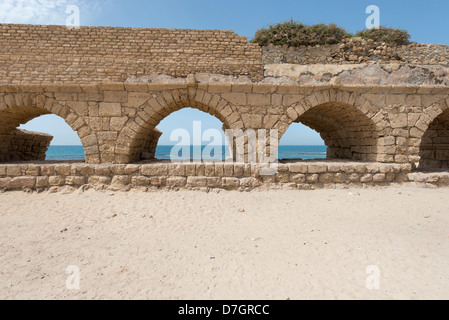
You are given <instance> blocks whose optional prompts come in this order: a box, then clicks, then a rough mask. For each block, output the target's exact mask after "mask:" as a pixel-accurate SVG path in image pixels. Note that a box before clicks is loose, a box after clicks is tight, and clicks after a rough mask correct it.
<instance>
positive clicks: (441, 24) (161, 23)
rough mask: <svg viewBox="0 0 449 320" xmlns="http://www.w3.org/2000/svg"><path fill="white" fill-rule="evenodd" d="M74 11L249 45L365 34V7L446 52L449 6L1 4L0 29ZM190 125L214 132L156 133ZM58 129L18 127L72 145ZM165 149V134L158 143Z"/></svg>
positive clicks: (118, 1)
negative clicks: (275, 38)
mask: <svg viewBox="0 0 449 320" xmlns="http://www.w3.org/2000/svg"><path fill="white" fill-rule="evenodd" d="M71 4H75V5H77V6H79V7H80V14H81V25H88V26H120V27H144V28H193V29H225V30H234V31H235V32H237V33H238V34H240V35H244V36H247V37H248V38H249V39H251V38H252V37H253V35H254V33H255V32H256V30H257V29H258V28H261V27H264V26H266V25H269V24H273V23H277V22H279V21H282V20H288V19H290V18H293V19H294V20H298V21H301V22H304V23H306V24H316V23H336V24H338V25H339V26H341V27H343V28H345V29H346V30H348V31H350V32H356V31H358V30H361V29H363V28H364V27H365V20H366V18H367V14H366V13H365V9H366V7H367V6H368V5H377V6H378V7H379V8H380V11H381V24H382V25H387V26H391V27H397V28H403V29H406V30H408V31H409V33H410V34H411V35H412V41H416V42H424V43H439V44H446V45H449V33H448V32H447V29H448V27H447V24H446V21H447V15H449V1H447V0H439V1H436V0H434V1H404V0H399V1H391V0H390V1H384V0H381V1H379V0H372V1H364V0H346V1H345V0H341V1H318V0H317V1H310V0H307V1H302V0H294V1H292V0H278V1H273V0H257V1H256V0H227V1H214V0H189V1H186V0H149V1H141V0H126V1H125V0H106V1H104V0H103V1H99V0H54V1H52V0H1V2H0V22H4V23H30V24H64V23H65V20H66V18H67V14H66V13H65V10H66V7H67V6H68V5H71ZM192 120H201V121H203V124H204V125H203V127H204V128H221V124H220V123H219V122H217V121H216V120H215V119H212V118H211V117H210V116H208V115H202V114H201V113H199V112H195V111H191V110H185V111H180V112H179V114H178V113H177V114H172V115H171V116H170V117H169V118H167V119H166V120H164V121H163V123H161V126H160V127H159V128H160V129H161V130H162V131H163V132H170V131H171V130H172V129H176V128H186V129H189V127H190V128H191V127H192V125H191V121H192ZM64 127H65V123H64V122H63V121H61V120H58V119H57V117H55V116H45V117H42V118H39V119H35V120H33V121H32V122H31V123H29V125H27V126H25V128H27V129H29V130H35V131H45V132H48V133H50V134H53V135H54V136H55V139H54V141H53V144H59V145H60V144H79V140H77V139H76V138H77V137H76V135H74V134H73V133H70V129H67V130H64ZM168 142H169V135H168V134H165V135H164V136H163V137H162V138H161V143H162V144H167V143H168ZM282 143H283V144H290V145H292V144H304V145H313V144H322V141H321V139H320V138H319V135H318V134H316V133H313V132H311V131H310V130H308V129H306V128H304V127H301V126H299V125H296V126H293V127H292V128H291V129H290V130H289V131H288V132H287V133H286V135H285V136H284V139H283V141H282Z"/></svg>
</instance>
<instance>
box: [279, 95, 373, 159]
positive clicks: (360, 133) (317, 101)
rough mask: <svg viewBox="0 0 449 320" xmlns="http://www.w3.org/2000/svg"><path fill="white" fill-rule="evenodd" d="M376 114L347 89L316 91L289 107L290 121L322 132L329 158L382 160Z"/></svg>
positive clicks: (361, 99)
mask: <svg viewBox="0 0 449 320" xmlns="http://www.w3.org/2000/svg"><path fill="white" fill-rule="evenodd" d="M356 102H360V103H361V105H362V106H363V107H358V103H356ZM375 115H376V110H375V109H374V108H373V107H371V106H369V105H367V104H366V100H364V99H363V98H362V97H361V96H360V95H357V94H356V93H350V92H346V91H345V92H338V91H337V92H332V91H324V92H317V93H312V94H311V95H310V96H308V97H306V98H304V99H303V100H301V101H300V102H299V103H297V104H295V105H293V106H291V107H290V108H289V109H288V116H289V118H290V123H289V124H291V123H293V122H299V123H302V124H304V125H306V126H308V127H310V128H312V129H313V130H315V131H317V132H318V133H319V134H320V135H321V137H322V139H323V140H324V141H325V144H326V146H327V147H328V150H327V156H328V158H342V159H352V160H363V161H379V156H378V154H379V153H378V146H379V128H378V126H377V125H376V123H375V122H374V121H373V119H372V118H373V117H374V116H375ZM285 131H286V130H285ZM285 131H281V134H280V138H281V137H282V135H283V134H284V133H285Z"/></svg>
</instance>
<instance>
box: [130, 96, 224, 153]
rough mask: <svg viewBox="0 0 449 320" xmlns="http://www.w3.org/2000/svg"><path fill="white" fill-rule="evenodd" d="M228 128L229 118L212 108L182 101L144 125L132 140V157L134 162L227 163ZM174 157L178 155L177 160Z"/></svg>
mask: <svg viewBox="0 0 449 320" xmlns="http://www.w3.org/2000/svg"><path fill="white" fill-rule="evenodd" d="M227 129H229V126H228V124H227V122H226V120H225V118H224V117H222V116H221V115H220V114H219V113H217V112H216V111H215V110H213V109H212V108H209V107H208V106H206V105H204V104H201V103H196V102H195V103H194V102H190V101H188V103H185V104H183V103H180V102H178V103H176V104H172V105H171V106H166V107H165V108H164V109H163V110H160V111H159V112H158V113H153V114H152V115H151V117H148V120H147V121H145V122H144V123H143V124H142V125H141V126H140V130H139V131H138V133H137V134H136V135H135V136H134V137H133V139H132V140H131V143H130V146H131V147H130V150H131V152H130V153H131V155H130V157H129V158H130V159H131V160H130V161H147V160H168V159H171V160H172V161H173V160H174V161H190V160H200V159H202V160H207V161H223V160H224V159H225V158H226V156H228V155H229V150H228V148H229V147H228V144H227V142H226V135H225V133H224V131H225V130H227ZM181 136H183V138H181ZM186 144H187V145H188V146H189V148H188V149H187V148H186ZM173 147H176V150H178V151H179V152H178V153H176V152H175V151H174V150H175V149H174V148H173ZM181 147H183V148H181ZM181 149H182V150H181ZM186 150H190V153H189V152H186ZM217 150H219V151H217ZM172 152H173V153H172ZM186 153H187V155H188V156H187V157H186V156H185V154H186ZM174 154H176V155H177V156H176V157H173V155H174ZM208 155H209V156H208Z"/></svg>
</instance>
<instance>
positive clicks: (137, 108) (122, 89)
mask: <svg viewBox="0 0 449 320" xmlns="http://www.w3.org/2000/svg"><path fill="white" fill-rule="evenodd" d="M448 101H449V89H448V88H447V87H444V86H443V87H438V86H419V87H414V86H406V85H400V86H368V87H367V86H365V85H353V86H340V85H329V84H327V85H314V86H300V85H272V84H241V83H188V82H187V81H186V82H185V83H184V84H181V83H178V84H123V83H117V84H101V85H98V86H97V85H80V86H71V85H69V86H3V87H0V121H1V123H3V124H4V125H2V126H0V135H1V137H2V140H3V141H2V143H3V145H5V146H6V147H5V148H6V149H5V150H6V151H7V150H8V148H9V145H10V144H11V142H10V139H11V137H12V134H13V133H14V131H15V128H17V127H18V126H19V125H20V124H22V123H26V122H27V121H28V120H30V119H32V118H34V117H37V116H39V115H41V114H48V113H52V114H56V115H59V116H60V117H62V118H63V119H64V120H65V121H66V122H67V123H68V124H69V125H70V126H71V127H72V129H73V130H74V131H76V132H77V133H78V135H79V137H80V139H81V142H82V144H83V146H84V150H85V155H86V161H87V162H88V163H131V162H135V161H140V160H145V159H148V154H149V153H151V150H152V148H153V147H154V145H156V144H157V140H158V139H159V136H160V135H159V134H155V128H156V126H157V125H158V124H159V123H160V121H162V120H163V119H164V118H166V117H167V116H168V115H170V114H171V113H173V112H175V111H177V110H180V109H182V108H189V107H190V108H196V109H199V110H202V111H204V112H206V113H209V114H211V115H213V116H215V117H217V118H218V119H219V120H220V121H221V122H222V123H223V125H224V128H225V129H234V130H238V129H241V130H247V129H255V130H257V129H268V130H271V129H276V130H278V132H279V139H281V138H282V136H283V134H284V133H285V132H286V131H287V129H288V128H289V127H290V125H291V124H292V123H293V122H302V123H304V124H306V125H309V126H310V127H311V128H313V129H315V130H317V131H318V132H319V133H321V134H322V137H323V139H324V140H325V143H326V145H328V146H329V156H330V157H336V158H343V159H352V160H363V161H378V162H396V163H417V162H419V153H420V146H421V142H422V141H421V140H422V138H423V136H424V134H425V132H427V131H428V129H429V126H430V125H431V123H432V122H433V121H435V120H436V119H437V118H438V117H439V116H440V115H442V114H443V113H444V112H445V111H446V110H447V109H448V107H449V104H448ZM23 105H27V106H29V107H23ZM441 134H443V133H441ZM444 134H446V133H444ZM8 139H9V140H8ZM151 146H153V147H151Z"/></svg>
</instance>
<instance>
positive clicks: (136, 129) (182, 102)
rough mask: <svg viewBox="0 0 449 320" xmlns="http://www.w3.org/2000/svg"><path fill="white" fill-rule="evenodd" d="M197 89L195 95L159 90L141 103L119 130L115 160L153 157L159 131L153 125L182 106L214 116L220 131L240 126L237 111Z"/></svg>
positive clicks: (226, 102)
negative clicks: (220, 126)
mask: <svg viewBox="0 0 449 320" xmlns="http://www.w3.org/2000/svg"><path fill="white" fill-rule="evenodd" d="M198 91H200V90H198ZM198 91H197V93H196V96H195V98H189V97H188V96H186V95H182V94H181V93H180V92H178V91H174V92H164V93H159V94H156V95H154V96H153V97H152V98H150V99H149V100H148V101H146V102H145V103H144V104H143V105H141V106H140V107H139V108H138V109H137V114H136V116H135V117H134V118H131V119H129V120H128V122H127V123H126V124H125V126H124V128H123V129H122V130H121V131H120V133H119V136H118V139H117V144H116V157H115V162H117V163H130V162H133V161H140V160H148V159H151V158H153V157H154V155H155V149H156V146H157V142H158V140H159V138H160V136H161V134H162V133H161V132H160V131H159V130H157V129H156V127H157V126H158V124H159V123H160V122H161V121H162V120H163V119H165V118H166V117H168V116H169V115H170V114H172V113H173V112H176V111H178V110H181V109H184V108H192V109H197V110H200V111H203V112H205V113H208V114H210V115H212V116H214V117H216V118H217V119H218V120H220V121H221V122H222V123H223V130H227V129H240V128H242V127H243V122H242V120H241V117H240V114H239V113H238V112H237V110H236V108H235V107H234V106H232V105H231V104H230V103H229V102H228V101H227V100H225V99H223V98H221V97H220V96H219V95H212V94H209V93H207V92H205V91H203V92H201V93H200V94H199V93H198Z"/></svg>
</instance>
